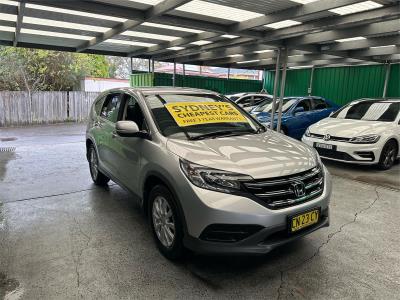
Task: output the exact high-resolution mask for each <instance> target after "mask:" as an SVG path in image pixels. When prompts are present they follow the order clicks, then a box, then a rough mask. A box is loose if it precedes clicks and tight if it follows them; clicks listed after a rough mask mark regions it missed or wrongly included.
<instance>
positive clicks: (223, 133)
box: [189, 130, 255, 141]
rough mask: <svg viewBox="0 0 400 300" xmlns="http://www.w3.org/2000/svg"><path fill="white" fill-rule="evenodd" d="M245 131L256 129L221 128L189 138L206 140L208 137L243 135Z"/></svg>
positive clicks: (249, 131)
mask: <svg viewBox="0 0 400 300" xmlns="http://www.w3.org/2000/svg"><path fill="white" fill-rule="evenodd" d="M244 133H255V131H254V130H221V131H214V132H209V133H204V134H200V135H196V136H192V137H190V138H189V139H190V140H192V141H196V140H204V139H207V138H214V137H222V136H234V135H242V134H244Z"/></svg>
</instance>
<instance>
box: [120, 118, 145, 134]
mask: <svg viewBox="0 0 400 300" xmlns="http://www.w3.org/2000/svg"><path fill="white" fill-rule="evenodd" d="M115 131H116V132H117V134H118V135H119V136H122V137H140V136H141V132H140V131H139V127H138V126H137V124H136V123H135V122H133V121H118V122H117V124H116V125H115Z"/></svg>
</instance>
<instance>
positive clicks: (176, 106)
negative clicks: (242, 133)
mask: <svg viewBox="0 0 400 300" xmlns="http://www.w3.org/2000/svg"><path fill="white" fill-rule="evenodd" d="M165 107H166V108H167V110H168V111H169V113H170V114H171V116H172V117H173V118H174V120H175V122H176V123H177V124H178V126H180V127H184V126H192V125H200V124H209V123H248V121H247V119H246V118H245V117H244V116H243V115H242V114H241V113H240V111H239V110H238V109H237V108H236V107H234V106H233V105H232V104H231V103H229V102H175V103H168V104H165Z"/></svg>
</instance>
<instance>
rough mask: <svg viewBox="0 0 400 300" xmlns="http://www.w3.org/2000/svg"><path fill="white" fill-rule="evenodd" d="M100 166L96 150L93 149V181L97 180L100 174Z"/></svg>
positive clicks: (91, 162)
mask: <svg viewBox="0 0 400 300" xmlns="http://www.w3.org/2000/svg"><path fill="white" fill-rule="evenodd" d="M98 165H99V161H98V159H97V154H96V150H94V149H92V151H90V171H91V173H92V177H93V179H96V178H97V175H98V173H99V170H98Z"/></svg>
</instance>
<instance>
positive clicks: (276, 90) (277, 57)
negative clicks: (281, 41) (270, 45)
mask: <svg viewBox="0 0 400 300" xmlns="http://www.w3.org/2000/svg"><path fill="white" fill-rule="evenodd" d="M280 58H281V49H278V53H277V56H276V65H275V79H274V91H273V93H274V95H273V98H272V110H271V123H270V127H271V129H272V130H275V126H274V118H275V108H276V98H277V96H278V81H279V70H280V68H279V65H280Z"/></svg>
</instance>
